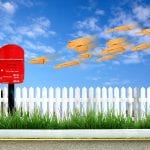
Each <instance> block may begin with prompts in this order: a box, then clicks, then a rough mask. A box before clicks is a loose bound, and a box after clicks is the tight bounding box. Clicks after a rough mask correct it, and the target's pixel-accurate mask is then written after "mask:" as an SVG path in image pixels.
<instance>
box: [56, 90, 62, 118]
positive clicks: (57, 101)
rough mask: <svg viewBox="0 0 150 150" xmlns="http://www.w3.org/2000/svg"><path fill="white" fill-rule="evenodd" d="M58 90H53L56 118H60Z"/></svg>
mask: <svg viewBox="0 0 150 150" xmlns="http://www.w3.org/2000/svg"><path fill="white" fill-rule="evenodd" d="M60 93H61V92H60V88H59V87H57V88H56V89H55V94H56V95H55V97H56V101H55V114H56V116H57V117H58V118H60V117H61V109H60V102H61V97H60Z"/></svg>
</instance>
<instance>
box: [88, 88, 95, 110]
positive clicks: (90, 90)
mask: <svg viewBox="0 0 150 150" xmlns="http://www.w3.org/2000/svg"><path fill="white" fill-rule="evenodd" d="M93 101H94V88H93V87H90V88H89V109H90V110H94V108H93V106H94V102H93Z"/></svg>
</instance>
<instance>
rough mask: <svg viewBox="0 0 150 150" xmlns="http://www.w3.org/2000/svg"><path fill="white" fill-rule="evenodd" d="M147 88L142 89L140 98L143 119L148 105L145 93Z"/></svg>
mask: <svg viewBox="0 0 150 150" xmlns="http://www.w3.org/2000/svg"><path fill="white" fill-rule="evenodd" d="M145 92H146V91H145V88H144V87H142V88H141V96H140V103H141V109H140V116H141V118H144V117H145V109H146V107H145V106H146V105H145V102H146V93H145Z"/></svg>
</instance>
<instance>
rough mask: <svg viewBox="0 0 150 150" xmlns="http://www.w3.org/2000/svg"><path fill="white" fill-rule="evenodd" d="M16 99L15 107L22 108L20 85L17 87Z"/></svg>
mask: <svg viewBox="0 0 150 150" xmlns="http://www.w3.org/2000/svg"><path fill="white" fill-rule="evenodd" d="M15 93H16V97H15V98H16V99H15V107H16V110H19V109H20V108H21V99H22V97H21V89H20V88H19V87H17V88H16V92H15Z"/></svg>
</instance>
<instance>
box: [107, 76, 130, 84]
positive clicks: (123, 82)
mask: <svg viewBox="0 0 150 150" xmlns="http://www.w3.org/2000/svg"><path fill="white" fill-rule="evenodd" d="M129 83H130V82H129V81H128V80H120V79H118V78H112V79H109V80H108V81H106V82H104V86H126V85H127V84H129Z"/></svg>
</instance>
